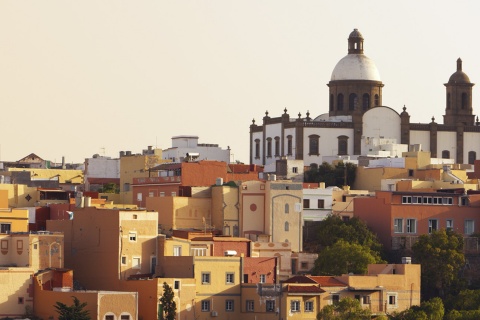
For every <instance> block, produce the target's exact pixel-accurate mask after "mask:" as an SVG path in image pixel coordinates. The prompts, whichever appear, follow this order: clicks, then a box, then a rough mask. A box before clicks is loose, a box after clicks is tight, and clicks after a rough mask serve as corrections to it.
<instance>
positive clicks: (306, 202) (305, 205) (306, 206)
mask: <svg viewBox="0 0 480 320" xmlns="http://www.w3.org/2000/svg"><path fill="white" fill-rule="evenodd" d="M309 208H310V199H303V209H309Z"/></svg>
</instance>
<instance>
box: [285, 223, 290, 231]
mask: <svg viewBox="0 0 480 320" xmlns="http://www.w3.org/2000/svg"><path fill="white" fill-rule="evenodd" d="M285 231H290V225H289V224H288V222H285Z"/></svg>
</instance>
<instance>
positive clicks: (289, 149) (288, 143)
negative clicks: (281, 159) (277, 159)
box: [287, 135, 293, 156]
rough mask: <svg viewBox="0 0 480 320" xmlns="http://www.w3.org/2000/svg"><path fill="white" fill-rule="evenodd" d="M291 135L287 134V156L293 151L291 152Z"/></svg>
mask: <svg viewBox="0 0 480 320" xmlns="http://www.w3.org/2000/svg"><path fill="white" fill-rule="evenodd" d="M292 138H293V137H292V136H291V135H288V136H287V156H291V155H292V154H293V153H292V149H293V140H292Z"/></svg>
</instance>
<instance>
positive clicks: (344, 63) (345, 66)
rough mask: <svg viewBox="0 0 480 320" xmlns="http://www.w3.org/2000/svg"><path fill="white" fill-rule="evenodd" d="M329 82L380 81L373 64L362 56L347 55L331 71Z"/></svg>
mask: <svg viewBox="0 0 480 320" xmlns="http://www.w3.org/2000/svg"><path fill="white" fill-rule="evenodd" d="M330 80H331V81H336V80H372V81H381V79H380V73H379V72H378V69H377V67H376V66H375V63H374V62H373V60H372V59H370V58H369V57H367V56H366V55H364V54H348V55H346V56H345V57H343V58H342V60H340V61H339V62H338V63H337V65H336V66H335V69H333V72H332V77H331V78H330Z"/></svg>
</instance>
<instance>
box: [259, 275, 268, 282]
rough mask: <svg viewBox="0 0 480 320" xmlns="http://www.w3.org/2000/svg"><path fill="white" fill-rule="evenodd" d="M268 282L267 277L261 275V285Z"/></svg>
mask: <svg viewBox="0 0 480 320" xmlns="http://www.w3.org/2000/svg"><path fill="white" fill-rule="evenodd" d="M265 282H267V275H266V274H261V275H260V283H265Z"/></svg>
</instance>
